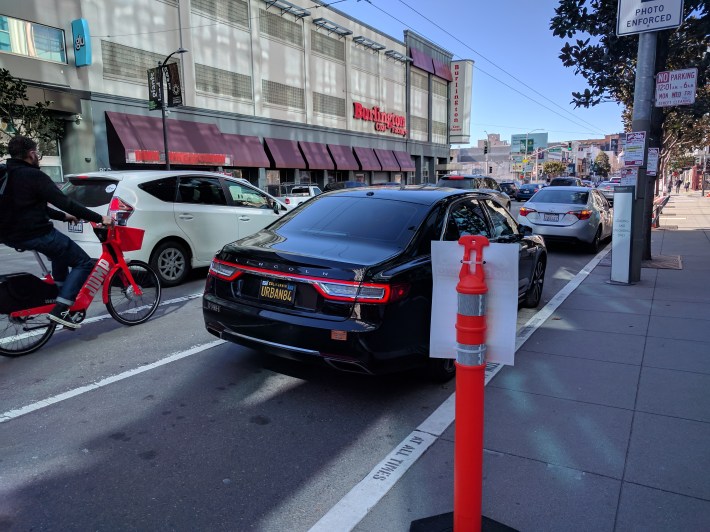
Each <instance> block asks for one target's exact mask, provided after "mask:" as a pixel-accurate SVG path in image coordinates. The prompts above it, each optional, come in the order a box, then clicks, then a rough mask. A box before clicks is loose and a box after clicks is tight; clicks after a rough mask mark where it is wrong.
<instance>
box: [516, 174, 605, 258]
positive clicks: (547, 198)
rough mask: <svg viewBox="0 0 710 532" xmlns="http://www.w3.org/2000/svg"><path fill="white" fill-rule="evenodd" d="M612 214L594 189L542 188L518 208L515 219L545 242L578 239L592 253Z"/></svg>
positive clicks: (576, 240)
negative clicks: (542, 237)
mask: <svg viewBox="0 0 710 532" xmlns="http://www.w3.org/2000/svg"><path fill="white" fill-rule="evenodd" d="M613 220H614V214H613V210H612V208H611V206H610V205H609V202H608V201H607V200H606V198H605V197H604V196H603V195H602V194H601V193H600V192H599V191H598V190H596V189H590V188H587V187H567V186H563V187H553V186H549V187H545V188H544V189H542V190H540V191H539V192H537V193H536V194H535V195H534V196H533V197H532V198H531V199H530V200H529V201H528V202H527V203H525V205H523V206H522V207H520V213H519V215H518V222H519V223H520V224H521V225H524V226H527V227H529V228H530V229H532V232H533V234H537V235H543V236H544V237H545V241H554V240H566V241H570V240H571V241H575V242H581V243H583V244H585V245H587V246H588V247H589V249H590V251H592V252H593V253H596V252H598V251H599V247H600V242H601V241H602V240H604V239H606V238H607V237H610V236H611V231H612V225H613Z"/></svg>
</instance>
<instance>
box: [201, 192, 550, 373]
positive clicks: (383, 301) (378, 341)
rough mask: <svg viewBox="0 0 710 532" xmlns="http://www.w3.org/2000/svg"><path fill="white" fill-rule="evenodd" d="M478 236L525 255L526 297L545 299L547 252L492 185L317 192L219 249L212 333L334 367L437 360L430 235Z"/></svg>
mask: <svg viewBox="0 0 710 532" xmlns="http://www.w3.org/2000/svg"><path fill="white" fill-rule="evenodd" d="M466 234H483V235H485V236H487V237H488V238H489V239H490V240H491V241H492V242H501V243H505V244H506V245H511V246H516V247H517V248H518V249H519V253H520V263H519V279H518V285H519V299H520V304H521V305H524V306H529V307H536V306H537V305H538V304H539V303H540V298H541V294H542V288H543V283H544V280H545V268H546V264H547V250H546V248H545V244H544V240H543V239H542V238H541V237H539V236H532V235H529V234H528V230H521V229H520V227H519V226H518V224H517V223H516V222H515V219H514V218H513V217H512V216H511V215H510V213H509V212H508V211H507V210H506V209H505V208H504V207H503V206H502V205H501V204H500V203H498V202H497V201H496V200H495V198H494V197H493V196H492V195H490V194H483V193H477V192H472V191H467V190H457V189H451V188H437V187H433V186H427V185H423V186H422V185H417V186H409V187H403V188H387V187H381V188H375V187H368V188H354V189H348V190H342V191H337V192H332V193H330V194H322V195H320V196H317V197H315V198H313V199H312V200H310V201H308V202H307V203H305V204H303V205H302V206H301V207H299V208H298V209H295V210H293V211H290V212H289V213H288V214H286V216H284V217H282V218H280V219H279V220H278V221H277V222H276V223H274V224H273V225H271V226H269V227H267V228H265V229H263V230H261V231H259V232H258V233H256V234H254V235H252V236H249V237H246V238H242V239H240V240H238V241H236V242H233V243H231V244H227V245H226V246H224V248H223V249H222V250H221V251H220V252H219V253H218V254H217V256H216V257H215V259H214V261H213V262H212V266H211V267H210V273H209V275H208V280H207V283H206V286H205V292H204V299H203V314H204V320H205V327H206V328H207V331H209V332H210V333H211V334H214V335H215V336H218V337H220V338H223V339H225V340H229V341H232V342H235V343H237V344H240V345H244V346H249V347H253V348H256V349H259V350H264V351H267V352H270V353H272V354H276V355H280V356H284V357H288V358H297V359H303V360H321V361H324V362H325V363H327V364H328V365H330V366H331V367H333V368H336V369H339V370H344V371H355V372H362V373H385V372H390V371H398V370H403V369H406V368H412V367H417V366H424V367H428V370H429V371H430V374H431V376H432V377H434V378H436V379H440V380H446V379H449V378H451V377H452V376H453V374H454V365H453V364H452V361H451V360H441V359H430V358H429V357H428V350H429V327H430V318H431V299H432V266H431V242H432V240H458V239H459V237H460V236H463V235H466Z"/></svg>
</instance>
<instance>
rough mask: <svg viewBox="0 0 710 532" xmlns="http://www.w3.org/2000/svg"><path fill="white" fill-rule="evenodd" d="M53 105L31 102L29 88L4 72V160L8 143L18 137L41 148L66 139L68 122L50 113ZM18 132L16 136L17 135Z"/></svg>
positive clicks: (0, 94)
mask: <svg viewBox="0 0 710 532" xmlns="http://www.w3.org/2000/svg"><path fill="white" fill-rule="evenodd" d="M51 104H52V102H51V101H46V102H37V103H35V104H34V105H31V104H29V102H28V101H27V84H25V82H24V81H22V80H21V79H17V78H14V77H12V75H10V71H8V70H7V69H4V68H0V120H1V121H2V127H0V157H3V156H5V155H6V154H7V143H8V142H9V141H10V139H11V138H12V137H13V136H15V135H25V136H27V137H30V138H32V139H34V140H35V141H37V142H38V143H39V144H40V146H46V145H48V144H53V143H54V142H56V141H58V140H60V139H61V138H62V137H63V135H64V122H63V121H62V120H59V119H57V118H56V117H55V116H54V115H53V113H52V111H50V110H49V106H50V105H51ZM13 130H14V132H13Z"/></svg>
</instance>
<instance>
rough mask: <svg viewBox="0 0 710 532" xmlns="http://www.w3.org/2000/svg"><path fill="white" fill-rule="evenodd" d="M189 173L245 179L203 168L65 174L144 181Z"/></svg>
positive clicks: (80, 176)
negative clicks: (207, 170) (206, 170)
mask: <svg viewBox="0 0 710 532" xmlns="http://www.w3.org/2000/svg"><path fill="white" fill-rule="evenodd" d="M186 174H189V175H191V176H194V175H201V176H210V177H227V178H230V179H237V180H239V181H246V180H245V179H242V178H238V177H233V176H231V175H226V174H220V173H217V172H205V171H203V170H108V171H106V172H82V173H79V174H67V175H65V177H66V178H73V177H78V178H82V179H115V180H117V181H128V180H135V181H144V180H148V179H159V178H162V177H171V176H181V175H186Z"/></svg>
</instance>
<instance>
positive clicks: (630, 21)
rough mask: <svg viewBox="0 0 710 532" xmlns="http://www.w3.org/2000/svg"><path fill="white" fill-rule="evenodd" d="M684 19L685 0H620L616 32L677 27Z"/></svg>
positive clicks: (628, 32) (638, 31)
mask: <svg viewBox="0 0 710 532" xmlns="http://www.w3.org/2000/svg"><path fill="white" fill-rule="evenodd" d="M682 21H683V0H619V7H618V11H617V17H616V34H617V35H618V36H619V37H621V36H623V35H633V34H635V33H645V32H648V31H661V30H667V29H670V28H677V27H678V26H680V24H681V22H682Z"/></svg>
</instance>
